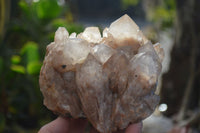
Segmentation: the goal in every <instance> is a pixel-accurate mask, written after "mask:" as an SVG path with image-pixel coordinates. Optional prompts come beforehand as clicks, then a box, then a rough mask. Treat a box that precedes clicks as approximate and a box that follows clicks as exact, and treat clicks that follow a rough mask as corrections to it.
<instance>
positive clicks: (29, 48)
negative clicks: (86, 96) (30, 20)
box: [21, 42, 39, 64]
mask: <svg viewBox="0 0 200 133" xmlns="http://www.w3.org/2000/svg"><path fill="white" fill-rule="evenodd" d="M21 55H25V56H26V62H27V64H28V63H30V62H34V61H39V52H38V44H37V43H35V42H27V43H26V44H25V45H24V46H23V47H22V49H21Z"/></svg>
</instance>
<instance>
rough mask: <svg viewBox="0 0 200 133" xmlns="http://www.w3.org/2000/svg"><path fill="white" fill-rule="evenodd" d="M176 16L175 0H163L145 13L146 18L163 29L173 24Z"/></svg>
mask: <svg viewBox="0 0 200 133" xmlns="http://www.w3.org/2000/svg"><path fill="white" fill-rule="evenodd" d="M175 16H176V2H175V0H163V2H162V4H160V5H157V6H155V7H154V8H152V9H151V10H149V11H148V13H147V19H149V20H150V21H152V22H153V23H155V24H157V25H158V26H159V28H161V29H165V28H169V27H172V26H173V25H174V21H175Z"/></svg>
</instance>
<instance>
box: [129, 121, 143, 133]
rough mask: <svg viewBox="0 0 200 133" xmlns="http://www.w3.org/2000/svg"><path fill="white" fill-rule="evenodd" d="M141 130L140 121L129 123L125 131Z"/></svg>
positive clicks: (131, 132)
mask: <svg viewBox="0 0 200 133" xmlns="http://www.w3.org/2000/svg"><path fill="white" fill-rule="evenodd" d="M141 132H142V122H141V123H136V124H131V125H129V126H128V128H127V129H126V132H125V133H141Z"/></svg>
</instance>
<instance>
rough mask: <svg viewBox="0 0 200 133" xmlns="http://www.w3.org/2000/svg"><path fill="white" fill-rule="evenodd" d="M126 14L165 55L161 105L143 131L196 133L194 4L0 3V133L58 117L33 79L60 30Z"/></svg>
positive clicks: (182, 0) (198, 8) (198, 70)
mask: <svg viewBox="0 0 200 133" xmlns="http://www.w3.org/2000/svg"><path fill="white" fill-rule="evenodd" d="M124 14H128V15H129V16H131V17H132V19H133V20H134V21H135V22H136V23H137V24H138V25H139V27H140V28H141V29H142V31H143V32H144V34H145V35H146V36H147V37H148V38H149V39H150V40H152V42H153V43H155V42H160V43H161V44H162V47H163V48H164V50H165V59H164V62H163V71H162V77H161V78H160V81H162V83H161V82H160V84H159V85H158V90H157V92H158V93H160V96H161V101H160V105H159V106H158V108H157V109H156V112H155V113H154V115H152V116H151V117H149V118H148V119H147V120H145V121H144V127H143V132H144V133H165V132H169V130H171V129H174V128H175V127H178V128H179V129H184V130H185V131H188V133H190V132H191V133H199V132H200V1H199V0H0V132H3V133H34V132H37V131H38V130H39V129H40V127H42V125H44V124H46V123H48V122H50V121H52V120H53V119H55V118H56V117H57V116H56V115H54V114H53V113H52V112H51V111H49V110H48V109H47V108H46V107H45V106H44V105H43V97H42V94H41V92H40V89H39V83H38V78H39V73H40V68H41V65H42V61H43V59H44V55H45V51H46V46H47V45H48V44H49V43H50V42H52V41H53V39H54V33H55V31H56V30H57V28H58V27H59V26H64V27H66V28H67V30H68V32H69V33H72V32H77V33H80V32H82V31H83V30H84V27H86V26H98V27H99V28H100V30H102V29H103V28H105V27H106V26H109V24H110V23H111V22H113V21H114V20H116V19H117V18H119V17H120V16H122V15H124ZM171 133H173V131H171ZM174 133H175V132H174ZM184 133H186V132H184Z"/></svg>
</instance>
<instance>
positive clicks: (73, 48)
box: [64, 38, 90, 65]
mask: <svg viewBox="0 0 200 133" xmlns="http://www.w3.org/2000/svg"><path fill="white" fill-rule="evenodd" d="M64 51H65V52H64V56H65V59H66V60H67V62H68V63H69V64H72V65H75V64H77V63H82V62H83V61H84V60H85V59H86V57H87V55H88V54H89V52H90V46H89V45H88V42H87V41H85V40H82V39H78V38H75V39H68V40H67V41H66V43H65V45H64Z"/></svg>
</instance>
